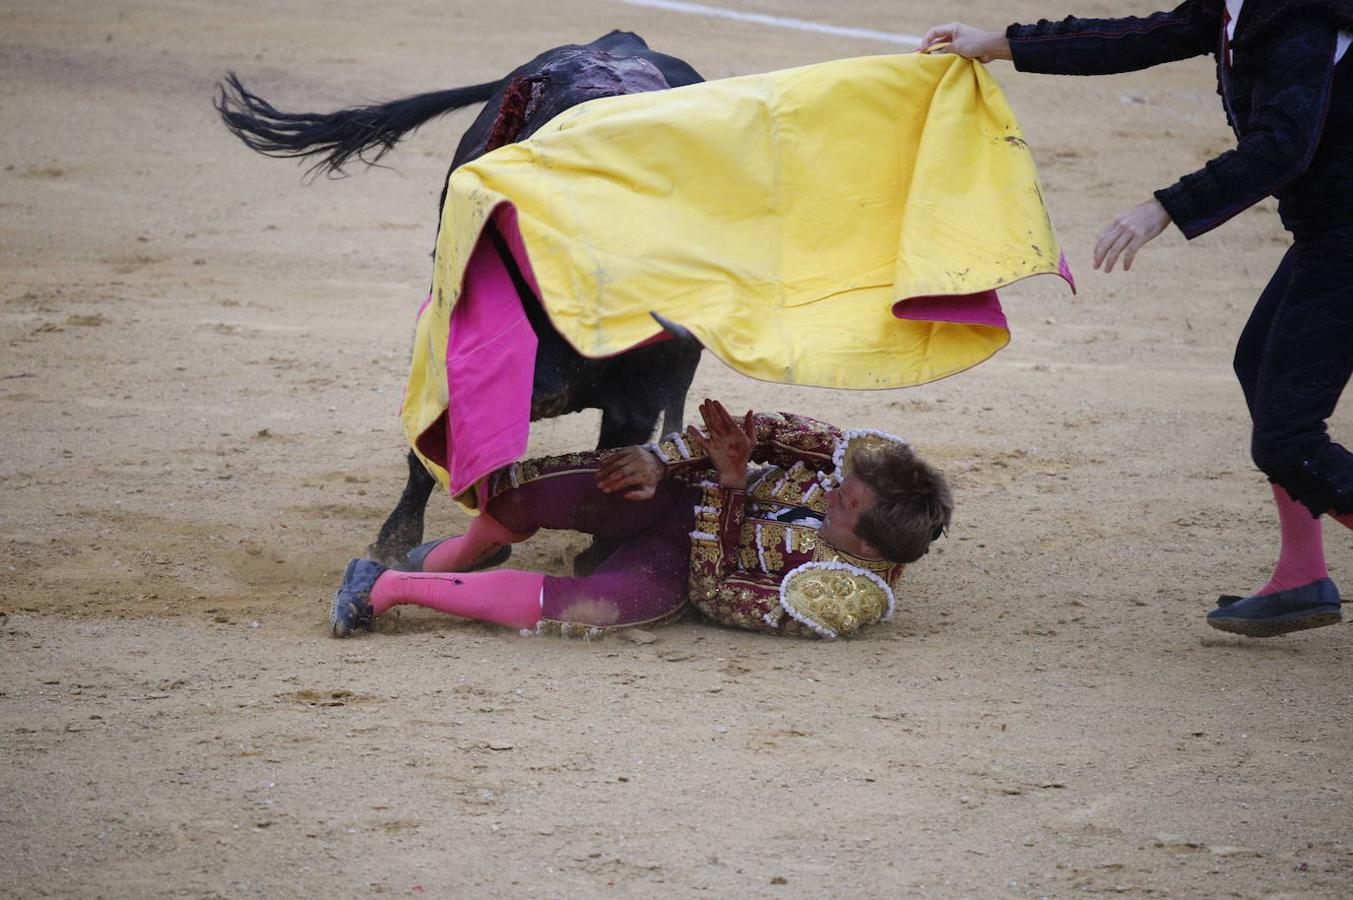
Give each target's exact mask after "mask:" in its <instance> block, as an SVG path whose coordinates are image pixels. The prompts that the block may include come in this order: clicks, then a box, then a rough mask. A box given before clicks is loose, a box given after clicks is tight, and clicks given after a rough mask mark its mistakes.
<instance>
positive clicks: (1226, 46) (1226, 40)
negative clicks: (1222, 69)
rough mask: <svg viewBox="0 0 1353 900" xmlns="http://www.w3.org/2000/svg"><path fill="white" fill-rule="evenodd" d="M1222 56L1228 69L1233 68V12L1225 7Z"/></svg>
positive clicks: (1222, 22)
mask: <svg viewBox="0 0 1353 900" xmlns="http://www.w3.org/2000/svg"><path fill="white" fill-rule="evenodd" d="M1221 14H1222V20H1221V55H1222V59H1223V61H1224V62H1225V63H1226V66H1227V68H1230V66H1231V10H1230V8H1228V7H1226V6H1223V7H1222V9H1221Z"/></svg>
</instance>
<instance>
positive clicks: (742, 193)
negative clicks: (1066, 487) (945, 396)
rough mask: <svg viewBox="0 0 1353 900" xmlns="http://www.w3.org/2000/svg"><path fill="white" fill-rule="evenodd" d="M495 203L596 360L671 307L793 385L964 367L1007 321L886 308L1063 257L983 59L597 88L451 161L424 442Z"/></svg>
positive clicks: (985, 352)
mask: <svg viewBox="0 0 1353 900" xmlns="http://www.w3.org/2000/svg"><path fill="white" fill-rule="evenodd" d="M501 204H511V205H512V206H513V207H514V208H515V210H516V213H517V222H518V225H519V227H520V232H521V240H522V243H523V244H524V247H525V250H526V254H527V256H528V257H529V265H530V267H531V269H532V270H533V271H534V275H535V278H536V281H537V283H538V285H539V288H540V294H541V301H542V305H543V306H544V307H545V309H546V311H547V312H548V314H549V316H550V319H551V320H552V321H553V323H554V325H555V326H556V327H557V328H558V330H559V331H560V333H561V334H562V335H563V336H564V337H565V338H566V339H567V340H568V341H569V342H570V343H571V344H572V345H573V346H574V347H575V348H576V349H577V350H578V351H579V352H580V353H582V354H583V355H585V356H594V357H600V356H606V355H610V354H614V353H619V352H622V351H624V350H626V349H629V348H631V347H633V346H635V345H637V344H640V343H642V342H643V341H645V340H648V339H650V338H652V337H653V336H654V335H655V334H657V333H658V332H659V331H660V326H659V325H658V323H657V322H656V321H655V319H654V318H653V315H652V314H653V313H657V314H658V315H660V316H662V317H663V318H665V319H667V320H670V321H672V322H675V323H677V324H680V325H683V326H685V327H686V328H688V329H689V330H690V331H691V332H692V333H693V334H694V335H695V336H696V337H697V338H699V340H700V341H701V342H703V344H704V346H705V347H706V348H707V349H708V350H709V351H710V352H712V353H714V354H715V355H716V356H718V357H719V358H720V359H721V360H723V361H724V362H726V363H727V364H728V365H730V366H732V367H733V368H734V369H736V370H738V371H739V372H742V373H744V374H746V375H750V376H752V377H755V378H761V379H766V380H769V381H777V382H785V383H790V384H807V385H818V386H823V387H833V388H856V389H859V388H895V387H904V386H908V385H916V384H921V383H924V382H927V381H932V380H934V379H937V378H942V377H944V376H946V375H951V374H953V373H955V372H959V371H962V370H964V369H966V368H969V367H971V366H973V365H976V364H977V363H979V362H981V361H982V360H984V359H987V358H988V357H990V356H991V355H992V354H993V353H995V352H996V351H997V350H999V349H1000V348H1001V347H1003V346H1005V344H1006V343H1007V342H1008V340H1009V332H1008V330H1007V329H1006V328H1005V327H1004V321H1003V320H1001V321H1000V323H999V324H998V325H993V324H990V323H986V324H973V323H967V324H963V323H957V324H956V323H952V322H943V321H913V320H907V319H902V318H898V317H897V316H895V315H894V314H893V306H894V303H896V302H898V301H903V300H907V299H908V298H914V297H918V296H934V295H944V296H952V295H969V294H978V293H981V292H984V291H988V290H991V289H994V288H997V287H1000V286H1002V285H1005V284H1009V283H1011V282H1013V281H1016V280H1019V279H1021V278H1024V277H1027V276H1029V275H1034V274H1039V273H1055V272H1058V271H1059V263H1060V264H1061V265H1062V266H1063V267H1064V263H1061V259H1060V257H1061V253H1060V248H1059V245H1058V242H1057V238H1056V236H1055V234H1054V232H1053V227H1052V223H1051V221H1050V220H1049V218H1048V215H1047V212H1046V210H1045V208H1044V205H1043V198H1042V194H1041V192H1040V190H1039V186H1038V179H1037V175H1036V173H1035V169H1034V162H1033V158H1032V156H1031V154H1030V152H1029V150H1028V148H1027V147H1026V145H1025V143H1024V140H1023V138H1022V135H1021V133H1020V130H1019V126H1018V125H1017V124H1016V122H1015V118H1014V115H1013V114H1012V112H1011V111H1010V108H1009V105H1008V104H1007V103H1006V100H1005V97H1004V95H1003V94H1002V92H1001V90H1000V87H999V86H998V85H997V83H996V81H995V79H994V78H992V76H991V75H990V74H988V72H987V71H986V70H985V69H984V68H983V67H982V66H981V65H980V64H977V63H974V62H972V61H969V60H965V59H962V58H960V57H957V56H953V55H922V54H906V55H898V56H877V57H864V58H859V59H848V60H841V61H837V62H830V63H823V64H819V65H812V66H805V67H802V68H797V69H789V70H786V71H781V72H772V73H769V74H764V75H752V76H745V77H738V78H729V79H724V80H720V81H711V82H706V83H703V84H696V85H691V86H688V87H681V88H676V89H673V90H668V91H660V92H655V93H644V94H632V95H626V96H618V97H608V98H604V99H600V100H594V101H591V102H588V103H585V104H582V105H580V106H577V107H574V108H573V109H570V110H568V111H567V112H565V113H562V114H561V115H560V116H558V117H557V118H555V119H554V120H552V121H551V122H550V123H548V124H547V125H546V126H545V127H544V128H542V129H541V130H540V131H538V132H537V133H536V134H535V135H534V136H532V137H531V138H530V139H528V140H525V141H522V142H520V143H516V144H510V145H507V146H504V147H502V148H500V149H498V150H495V151H493V152H492V153H489V154H487V155H485V156H483V157H481V158H480V159H478V160H476V161H474V162H471V163H469V164H466V165H464V166H462V167H461V168H459V169H458V170H456V171H455V172H454V173H453V174H452V176H451V178H450V183H449V189H448V192H447V198H446V205H445V208H444V209H443V212H442V223H441V231H440V233H439V235H438V241H437V252H436V263H435V274H434V280H433V294H432V302H431V303H430V304H429V305H428V307H427V309H426V311H425V313H424V315H422V316H421V318H420V321H419V324H418V334H417V339H416V342H415V347H414V354H413V361H412V369H411V374H410V378H409V382H408V389H407V393H406V397H405V404H404V409H403V412H402V417H403V421H404V425H405V429H406V431H407V433H408V435H409V439H410V441H411V442H412V441H413V440H414V439H415V438H416V437H417V436H418V435H420V434H422V433H423V432H424V431H425V430H426V429H428V428H429V427H430V426H432V425H433V424H434V423H435V422H436V421H437V420H438V417H439V416H441V415H442V414H443V413H444V412H445V411H446V409H447V404H448V402H455V400H454V398H448V396H447V387H446V382H447V379H446V368H445V363H446V352H447V338H448V329H449V322H450V313H451V309H452V307H453V306H454V304H455V303H456V300H457V297H458V296H459V293H460V290H461V286H462V280H463V276H464V273H465V269H466V265H467V262H468V260H469V258H470V254H471V252H472V251H473V249H474V247H475V244H476V241H477V240H478V238H479V236H480V232H481V231H482V230H483V228H484V226H485V224H486V223H487V222H488V220H489V218H490V217H491V215H492V214H493V213H494V210H495V209H496V208H498V207H499V206H500V205H501ZM1062 274H1063V275H1064V276H1065V277H1068V280H1069V273H1067V272H1065V270H1064V269H1063V271H1062ZM432 468H433V469H434V472H435V473H436V474H437V475H438V476H439V477H441V478H442V479H443V482H444V483H445V472H443V471H439V470H440V467H439V466H434V467H432Z"/></svg>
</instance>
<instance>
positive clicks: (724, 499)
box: [648, 413, 905, 638]
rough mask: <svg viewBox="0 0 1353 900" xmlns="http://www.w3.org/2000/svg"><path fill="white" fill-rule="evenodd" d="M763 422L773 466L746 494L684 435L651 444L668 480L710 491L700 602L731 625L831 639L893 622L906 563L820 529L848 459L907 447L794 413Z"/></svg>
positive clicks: (700, 557) (703, 511)
mask: <svg viewBox="0 0 1353 900" xmlns="http://www.w3.org/2000/svg"><path fill="white" fill-rule="evenodd" d="M755 424H756V446H755V447H754V448H753V451H752V461H753V462H754V463H761V464H764V465H763V466H762V467H761V468H759V469H757V470H755V471H753V472H752V473H751V474H750V475H749V478H748V484H747V489H746V490H745V491H741V490H732V489H729V488H725V487H722V486H720V485H719V484H717V483H714V482H712V481H708V480H706V479H708V477H709V476H710V475H711V473H712V472H713V467H712V466H711V465H710V463H709V460H708V458H707V457H706V456H705V454H704V451H703V450H701V449H700V448H699V447H696V446H691V445H690V444H689V443H688V442H687V441H686V440H685V439H684V438H683V437H682V436H681V435H680V434H673V435H668V436H667V437H666V438H664V439H663V440H661V441H660V442H658V443H656V444H650V445H648V449H649V450H651V451H652V452H653V453H655V454H656V455H657V456H658V457H659V458H660V459H661V460H662V461H663V462H664V463H666V464H667V467H668V477H675V478H681V479H685V480H688V481H693V482H696V483H700V484H701V486H702V487H703V489H704V493H703V496H702V499H701V503H700V506H698V507H697V508H696V517H695V530H694V531H693V532H692V533H691V578H690V599H691V602H692V603H693V604H694V605H695V607H696V608H697V609H699V610H700V611H701V612H702V613H704V614H705V615H706V616H708V617H709V618H711V619H714V620H715V621H717V622H720V623H723V624H725V625H732V626H736V627H740V628H750V629H754V630H759V631H771V632H782V633H788V634H801V635H805V636H812V635H818V636H821V637H826V638H834V637H837V636H839V635H845V634H849V633H851V632H853V631H856V630H858V629H859V628H861V627H863V626H865V625H869V624H872V623H874V622H877V621H879V620H880V619H886V618H888V617H889V616H890V615H891V614H892V611H893V606H894V602H895V601H894V590H895V587H896V585H897V583H898V581H899V580H900V579H901V577H902V572H903V570H904V569H905V566H904V565H903V564H901V563H893V562H888V561H886V560H869V559H864V558H861V557H857V556H852V555H850V554H848V553H845V552H843V551H840V550H837V549H835V548H833V547H832V546H830V545H829V544H828V543H827V542H826V541H824V540H822V538H821V537H820V536H819V534H818V526H819V525H820V524H821V521H822V517H823V515H824V513H825V512H826V502H825V492H826V491H827V490H830V489H832V488H834V487H836V485H838V484H839V483H840V478H841V473H842V470H843V469H844V468H845V467H846V465H847V461H848V459H849V457H850V456H851V455H852V454H853V453H854V452H857V451H858V450H859V449H860V448H861V447H863V446H867V445H870V444H872V443H876V442H879V441H889V442H897V443H902V441H901V440H900V439H899V438H895V437H893V436H891V435H886V434H883V433H881V432H876V431H852V432H847V433H843V432H842V431H841V430H840V429H838V428H836V427H834V426H832V425H828V424H826V423H825V422H819V421H817V420H815V419H810V418H807V417H806V416H798V415H793V414H791V413H769V414H765V413H763V414H759V415H757V416H756V417H755Z"/></svg>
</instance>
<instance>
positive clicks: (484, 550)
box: [422, 513, 531, 572]
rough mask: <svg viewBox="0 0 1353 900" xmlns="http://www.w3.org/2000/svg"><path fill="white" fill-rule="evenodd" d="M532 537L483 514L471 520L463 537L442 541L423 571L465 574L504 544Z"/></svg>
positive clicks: (433, 551) (432, 552)
mask: <svg viewBox="0 0 1353 900" xmlns="http://www.w3.org/2000/svg"><path fill="white" fill-rule="evenodd" d="M530 536H531V534H530V533H529V532H528V533H527V534H516V533H514V532H511V531H508V530H507V528H506V527H505V526H504V525H503V524H502V523H501V522H499V521H498V520H497V519H495V518H493V516H490V515H489V514H488V513H480V514H479V515H477V516H475V517H474V519H472V520H471V521H470V527H469V529H468V530H467V531H466V532H465V533H464V534H462V535H461V536H460V537H451V538H447V539H446V540H444V541H442V542H441V543H440V544H438V545H437V546H436V547H433V548H432V550H431V552H429V553H428V555H427V556H426V557H425V558H424V559H423V566H422V571H424V572H463V571H465V570H466V569H469V568H471V567H472V566H473V565H474V564H475V563H477V562H479V561H480V560H481V559H484V558H485V557H487V556H488V555H489V554H490V553H493V552H495V551H496V550H498V548H499V547H502V546H503V545H504V544H515V543H517V542H519V541H524V540H526V539H527V538H528V537H530Z"/></svg>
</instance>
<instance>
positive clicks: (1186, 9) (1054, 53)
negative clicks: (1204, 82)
mask: <svg viewBox="0 0 1353 900" xmlns="http://www.w3.org/2000/svg"><path fill="white" fill-rule="evenodd" d="M1216 6H1220V4H1216V5H1215V6H1214V5H1210V4H1206V3H1203V2H1201V0H1186V2H1184V3H1181V4H1180V5H1179V6H1177V7H1175V8H1174V9H1173V10H1170V11H1169V12H1158V13H1155V14H1153V15H1150V16H1147V17H1146V18H1138V17H1136V16H1127V17H1124V18H1118V19H1078V18H1075V17H1074V16H1067V17H1066V18H1065V19H1063V20H1061V21H1060V22H1050V21H1048V20H1047V19H1043V20H1041V21H1039V22H1038V23H1037V24H1035V25H1018V24H1017V25H1011V26H1010V27H1009V28H1007V29H1006V30H1005V36H1006V39H1007V40H1009V42H1010V57H1011V59H1012V60H1013V61H1014V63H1015V68H1016V69H1018V70H1020V71H1021V72H1043V73H1046V74H1051V75H1108V74H1112V73H1114V72H1132V71H1136V70H1137V69H1145V68H1148V67H1150V66H1155V65H1159V64H1161V63H1167V62H1174V61H1176V60H1181V59H1188V58H1189V57H1192V56H1202V55H1203V54H1206V53H1212V52H1215V51H1216V49H1217V38H1218V35H1219V34H1220V29H1221V18H1220V15H1219V14H1218V13H1217V11H1216Z"/></svg>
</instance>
